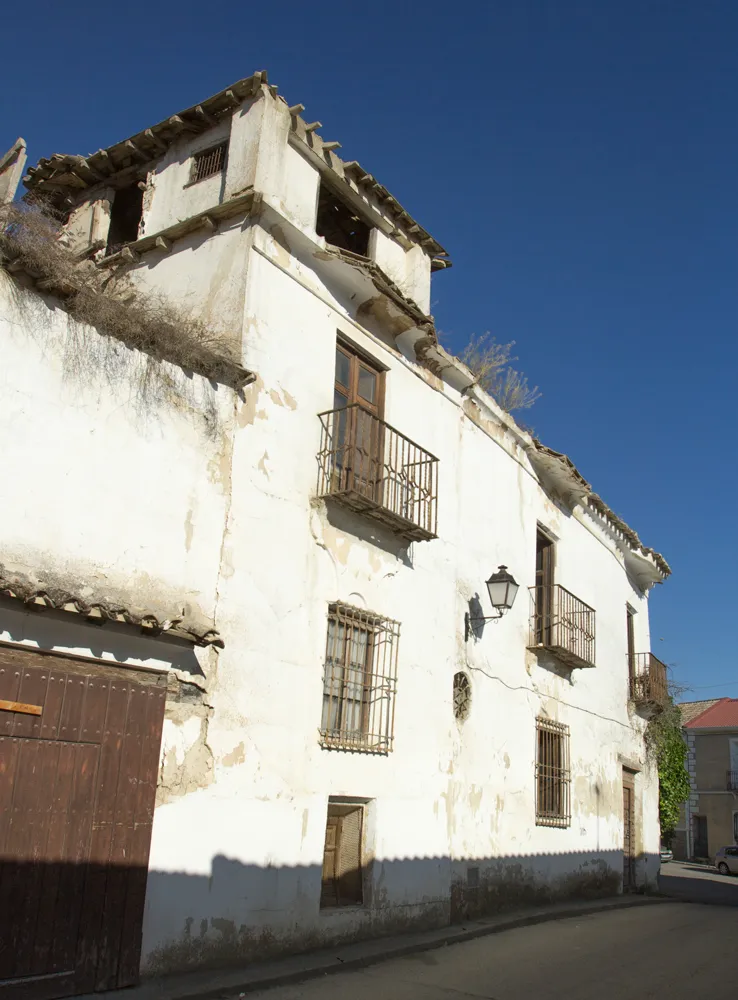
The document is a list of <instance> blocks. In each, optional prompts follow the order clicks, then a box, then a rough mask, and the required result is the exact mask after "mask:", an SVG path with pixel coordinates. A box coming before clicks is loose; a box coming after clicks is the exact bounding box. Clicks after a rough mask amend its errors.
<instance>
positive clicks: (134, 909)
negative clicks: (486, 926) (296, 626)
mask: <svg viewBox="0 0 738 1000" xmlns="http://www.w3.org/2000/svg"><path fill="white" fill-rule="evenodd" d="M183 836H186V831H183ZM658 869H659V859H658V857H657V856H643V857H641V858H639V859H637V861H636V870H637V874H638V881H639V888H640V890H641V891H643V890H644V889H645V890H648V889H652V890H655V889H656V878H657V873H658ZM622 876H623V859H622V853H621V852H619V851H610V852H608V851H604V852H599V853H597V854H592V853H587V852H581V853H566V854H550V855H529V856H523V855H520V856H509V857H496V858H491V857H490V858H469V859H451V858H448V857H434V858H416V859H410V858H408V859H399V860H384V861H379V860H374V861H373V862H371V863H370V864H369V865H368V866H367V867H366V869H365V870H364V872H363V897H364V898H363V904H362V905H352V906H334V907H325V908H322V907H321V905H320V895H321V878H322V870H321V866H320V865H317V864H316V865H307V866H295V867H287V866H273V867H272V866H267V867H261V866H258V865H251V864H243V863H241V862H240V861H236V860H234V859H231V858H227V857H224V856H222V855H219V856H216V857H214V858H213V860H212V863H211V866H210V871H209V872H208V873H202V874H187V873H184V872H163V871H156V870H154V871H150V872H148V874H147V872H146V870H145V869H142V868H136V867H132V866H101V865H95V864H86V865H84V864H81V865H70V864H60V863H53V862H50V861H37V862H31V861H27V860H25V861H14V860H13V859H9V858H3V859H0V904H1V905H0V942H2V946H1V947H0V994H2V989H3V986H4V984H6V983H7V981H8V980H16V981H18V987H19V988H20V985H21V984H22V982H23V980H24V979H29V982H30V978H29V977H39V976H47V977H48V976H52V977H57V978H58V982H59V986H58V992H54V989H52V990H51V992H48V989H47V988H46V987H45V989H46V992H44V998H45V1000H49V998H51V997H53V996H59V997H61V996H68V995H74V994H75V993H77V994H79V993H87V992H92V991H94V990H103V989H112V988H116V987H121V986H127V985H131V984H132V983H135V982H136V981H137V978H138V971H139V964H141V968H142V970H143V974H144V976H152V975H167V974H176V973H180V972H185V971H191V970H196V969H203V970H205V969H213V968H228V967H234V966H238V965H242V964H248V963H251V962H258V961H264V960H268V959H274V958H277V957H279V956H284V955H289V954H296V953H299V952H305V951H311V950H314V949H319V948H326V947H333V946H337V945H344V944H349V943H352V942H355V941H358V940H362V939H367V938H378V937H382V936H384V935H389V934H399V933H405V932H408V933H411V932H413V931H416V932H417V931H424V930H429V929H435V928H442V927H445V926H448V925H450V924H452V923H461V924H463V923H464V921H467V920H472V919H476V918H481V917H484V916H486V915H494V914H497V913H504V912H505V911H509V910H513V909H520V908H523V907H526V906H536V905H541V904H545V903H550V902H555V901H560V900H572V899H597V898H602V897H607V896H612V895H615V894H617V893H619V892H620V891H622ZM678 881H681V882H683V881H688V880H685V879H680V880H678ZM144 890H145V903H144ZM142 942H143V949H142V947H141V946H142ZM65 975H66V977H67V978H66V979H65V978H64V977H65ZM48 985H49V984H47V987H48ZM52 985H53V984H52ZM6 989H7V986H6ZM9 995H10V994H9ZM13 995H14V996H15V995H16V994H13ZM21 995H23V996H24V997H25V996H27V997H28V1000H35V996H36V994H35V993H34V992H33V990H29V991H28V992H27V993H26V992H23V993H21V992H19V993H18V994H17V996H21Z"/></svg>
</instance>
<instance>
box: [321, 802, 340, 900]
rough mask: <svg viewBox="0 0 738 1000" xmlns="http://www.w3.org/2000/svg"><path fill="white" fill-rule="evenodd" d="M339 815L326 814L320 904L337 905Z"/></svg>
mask: <svg viewBox="0 0 738 1000" xmlns="http://www.w3.org/2000/svg"><path fill="white" fill-rule="evenodd" d="M340 822H341V819H340V817H339V816H336V815H331V814H330V813H329V814H328V821H327V822H326V826H325V847H324V848H323V881H322V884H321V888H320V905H321V906H337V905H338V871H337V862H338V828H339V824H340Z"/></svg>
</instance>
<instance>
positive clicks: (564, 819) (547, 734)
mask: <svg viewBox="0 0 738 1000" xmlns="http://www.w3.org/2000/svg"><path fill="white" fill-rule="evenodd" d="M570 787H571V772H570V770H569V727H568V726H564V725H562V724H561V723H560V722H552V721H551V720H550V719H542V718H540V717H539V718H537V719H536V825H537V826H561V827H564V826H569V824H570V822H571V805H570Z"/></svg>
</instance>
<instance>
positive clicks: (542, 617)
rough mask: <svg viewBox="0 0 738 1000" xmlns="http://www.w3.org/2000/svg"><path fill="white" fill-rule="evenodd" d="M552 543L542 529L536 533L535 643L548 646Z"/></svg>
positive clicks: (549, 638)
mask: <svg viewBox="0 0 738 1000" xmlns="http://www.w3.org/2000/svg"><path fill="white" fill-rule="evenodd" d="M553 578H554V543H553V541H552V540H551V539H550V538H549V537H548V535H545V534H544V533H543V532H542V531H539V532H537V534H536V586H535V624H536V637H535V638H536V644H537V645H539V646H550V645H551V640H552V618H553V582H554V580H553Z"/></svg>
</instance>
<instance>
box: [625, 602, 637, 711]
mask: <svg viewBox="0 0 738 1000" xmlns="http://www.w3.org/2000/svg"><path fill="white" fill-rule="evenodd" d="M634 618H635V611H634V610H633V609H632V608H631V607H630V605H628V604H626V606H625V627H626V632H627V639H628V687H629V695H630V697H631V698H635V696H636V693H637V692H636V684H637V679H636V648H635V629H634V627H633V626H634V621H633V619H634Z"/></svg>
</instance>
